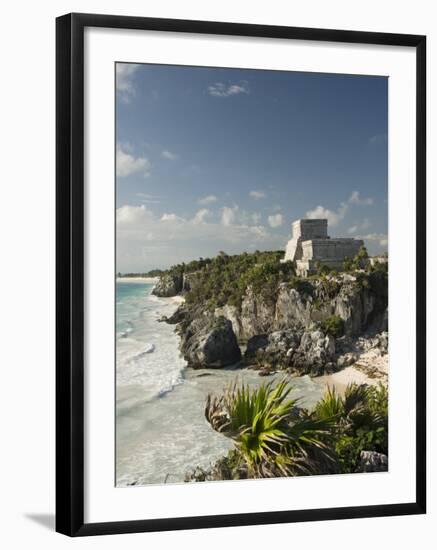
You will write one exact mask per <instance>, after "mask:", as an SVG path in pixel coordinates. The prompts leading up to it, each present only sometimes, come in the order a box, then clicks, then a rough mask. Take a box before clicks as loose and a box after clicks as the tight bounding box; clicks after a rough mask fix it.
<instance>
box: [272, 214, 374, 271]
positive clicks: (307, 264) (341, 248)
mask: <svg viewBox="0 0 437 550" xmlns="http://www.w3.org/2000/svg"><path fill="white" fill-rule="evenodd" d="M292 232H293V234H292V238H291V239H290V240H289V241H288V244H287V246H286V249H285V257H284V259H283V260H281V261H282V262H287V261H291V262H293V263H294V264H295V266H296V274H297V275H300V276H301V277H307V276H308V275H312V274H314V273H316V272H317V268H318V266H319V264H322V265H326V266H327V267H329V268H331V269H338V270H341V269H343V262H344V259H345V258H346V257H348V258H353V257H354V256H356V254H357V253H358V251H359V249H360V247H361V246H364V242H363V241H362V240H361V239H354V238H333V239H331V237H329V235H328V220H325V219H304V220H296V221H295V222H293V224H292Z"/></svg>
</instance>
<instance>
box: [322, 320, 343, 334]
mask: <svg viewBox="0 0 437 550" xmlns="http://www.w3.org/2000/svg"><path fill="white" fill-rule="evenodd" d="M321 328H322V330H323V332H325V333H326V334H330V335H331V336H333V337H334V338H340V336H343V334H344V321H343V319H342V318H341V317H339V316H338V315H331V316H330V317H328V318H327V319H325V320H324V321H323V322H322V323H321Z"/></svg>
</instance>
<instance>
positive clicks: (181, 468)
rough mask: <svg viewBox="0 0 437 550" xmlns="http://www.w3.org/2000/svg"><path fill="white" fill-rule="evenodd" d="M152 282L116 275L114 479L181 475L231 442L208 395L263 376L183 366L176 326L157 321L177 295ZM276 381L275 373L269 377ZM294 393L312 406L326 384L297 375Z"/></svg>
mask: <svg viewBox="0 0 437 550" xmlns="http://www.w3.org/2000/svg"><path fill="white" fill-rule="evenodd" d="M152 289H153V283H146V282H142V281H141V282H124V281H122V282H117V295H116V300H117V304H116V312H117V326H116V332H117V336H116V338H117V342H116V358H117V360H116V484H117V486H120V487H122V486H131V485H145V484H150V483H153V484H158V483H180V482H183V480H184V476H185V473H186V472H187V471H188V470H191V469H193V468H195V467H196V466H201V467H204V468H206V467H208V466H209V465H210V464H211V463H213V462H214V461H215V460H217V459H218V458H220V457H222V456H224V455H225V454H226V453H227V452H228V450H229V449H231V448H232V447H233V444H232V441H230V440H229V439H228V438H226V437H225V436H223V435H221V434H218V433H217V432H215V431H213V430H212V429H211V427H210V426H209V424H208V422H207V421H206V419H205V417H204V407H205V400H206V396H207V394H208V393H209V392H219V391H220V390H221V389H222V388H223V387H224V386H226V385H227V384H229V383H230V382H232V381H233V380H234V379H235V378H236V377H237V378H238V379H239V380H240V381H242V382H244V383H248V384H250V385H251V386H254V387H255V386H258V385H259V384H261V383H263V382H265V381H266V378H262V377H260V376H258V374H257V373H256V372H255V371H251V370H248V369H233V368H227V369H203V370H192V369H187V368H186V363H185V361H184V359H183V357H182V356H181V354H180V352H179V337H178V336H177V335H176V334H175V332H174V328H175V327H174V325H168V324H167V323H160V322H158V319H160V318H161V317H162V316H163V315H167V316H169V315H171V314H172V313H173V311H175V309H176V307H177V305H178V300H177V299H175V298H157V297H156V296H153V295H152V294H151V291H152ZM267 380H271V377H269V378H267ZM293 384H294V386H295V394H294V395H296V396H300V397H301V398H302V404H303V405H306V406H308V407H310V406H312V405H313V404H314V403H315V402H316V401H317V400H318V399H319V398H320V396H321V394H322V392H323V387H322V386H321V384H319V383H317V382H315V381H313V380H311V378H309V377H308V376H304V377H300V378H296V379H294V380H293Z"/></svg>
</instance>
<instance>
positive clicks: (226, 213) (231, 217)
mask: <svg viewBox="0 0 437 550" xmlns="http://www.w3.org/2000/svg"><path fill="white" fill-rule="evenodd" d="M237 210H238V206H237V205H235V206H233V207H232V208H230V207H229V206H224V207H223V208H222V217H221V221H222V225H224V226H226V227H228V226H230V225H232V224H233V223H234V222H235V219H236V213H237Z"/></svg>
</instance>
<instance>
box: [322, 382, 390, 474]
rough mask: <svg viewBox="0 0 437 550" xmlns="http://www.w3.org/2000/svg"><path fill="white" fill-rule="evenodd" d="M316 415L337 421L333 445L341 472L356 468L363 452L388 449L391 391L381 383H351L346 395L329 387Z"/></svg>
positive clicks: (380, 451) (384, 451)
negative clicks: (389, 392)
mask: <svg viewBox="0 0 437 550" xmlns="http://www.w3.org/2000/svg"><path fill="white" fill-rule="evenodd" d="M313 416H314V418H317V419H320V420H322V419H328V418H329V419H334V420H335V429H334V430H333V431H332V433H331V445H332V447H333V448H334V450H335V454H336V455H337V460H338V464H339V468H340V472H341V473H352V472H355V471H356V469H357V466H358V462H359V457H360V453H361V451H364V450H366V451H377V452H379V453H384V454H387V452H388V392H387V388H386V387H385V386H384V385H383V384H381V383H380V384H379V385H378V386H366V385H361V386H359V385H357V384H351V385H349V386H348V387H347V388H346V391H345V393H344V396H342V397H340V396H339V395H338V394H337V393H336V391H335V388H333V389H328V391H327V392H326V394H325V396H324V397H323V398H322V399H321V400H320V401H319V402H318V403H317V405H316V407H315V409H314V413H313Z"/></svg>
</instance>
